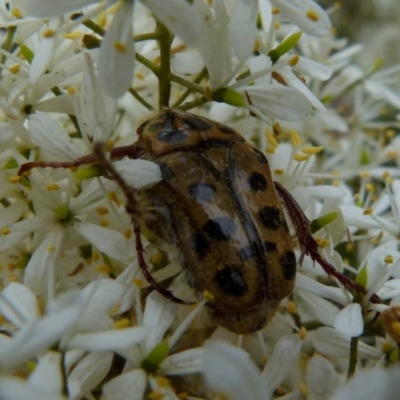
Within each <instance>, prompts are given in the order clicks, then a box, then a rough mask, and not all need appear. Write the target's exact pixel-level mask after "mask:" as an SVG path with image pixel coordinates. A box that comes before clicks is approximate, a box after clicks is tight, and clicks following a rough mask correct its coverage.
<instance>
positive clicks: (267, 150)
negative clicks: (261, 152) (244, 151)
mask: <svg viewBox="0 0 400 400" xmlns="http://www.w3.org/2000/svg"><path fill="white" fill-rule="evenodd" d="M275 150H276V147H274V146H271V145H270V144H269V145H268V146H267V147H266V148H265V152H266V153H268V154H274V153H275Z"/></svg>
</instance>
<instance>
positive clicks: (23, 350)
mask: <svg viewBox="0 0 400 400" xmlns="http://www.w3.org/2000/svg"><path fill="white" fill-rule="evenodd" d="M66 298H68V304H64V306H63V307H62V308H59V309H58V310H57V312H53V313H49V314H48V315H46V316H45V317H43V318H40V319H35V320H32V321H30V322H28V323H27V324H26V325H25V326H24V327H23V328H22V329H20V330H19V331H18V332H17V334H16V335H15V336H14V337H13V338H12V340H11V341H10V345H9V346H8V347H7V348H0V365H2V366H3V367H4V368H13V367H16V366H18V365H19V364H21V363H22V362H23V361H24V360H26V359H29V358H31V357H33V356H35V355H38V354H40V353H41V352H43V351H44V350H46V349H47V348H48V347H50V346H52V345H53V344H54V343H55V342H56V341H57V340H59V338H60V337H61V335H63V334H64V333H65V332H66V331H67V330H68V329H69V328H71V327H72V326H73V325H74V324H75V323H76V322H77V320H78V318H79V316H80V314H81V307H82V302H81V297H79V296H77V295H76V293H72V292H71V293H68V295H64V299H66Z"/></svg>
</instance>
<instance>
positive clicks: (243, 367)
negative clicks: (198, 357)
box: [203, 340, 270, 400]
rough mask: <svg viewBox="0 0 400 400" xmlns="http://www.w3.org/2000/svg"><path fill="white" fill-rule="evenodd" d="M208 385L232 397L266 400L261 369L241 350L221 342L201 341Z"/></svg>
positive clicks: (235, 399) (236, 398)
mask: <svg viewBox="0 0 400 400" xmlns="http://www.w3.org/2000/svg"><path fill="white" fill-rule="evenodd" d="M203 349H204V374H203V375H204V379H205V381H206V384H207V386H208V387H209V388H210V389H212V390H214V391H216V392H218V393H221V394H222V395H223V396H225V397H226V398H229V399H231V400H254V399H269V398H270V397H269V396H268V394H267V393H265V392H264V391H263V390H262V386H261V379H260V372H259V371H258V369H257V367H256V366H255V365H254V364H253V362H252V361H251V360H250V358H249V355H248V354H247V353H246V352H244V351H243V350H241V349H239V348H237V347H233V346H231V345H229V344H226V343H223V342H217V341H212V340H208V341H207V342H206V343H205V344H204V347H203Z"/></svg>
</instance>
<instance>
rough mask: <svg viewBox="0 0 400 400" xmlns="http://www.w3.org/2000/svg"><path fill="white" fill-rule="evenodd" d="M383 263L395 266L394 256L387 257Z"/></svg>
mask: <svg viewBox="0 0 400 400" xmlns="http://www.w3.org/2000/svg"><path fill="white" fill-rule="evenodd" d="M383 261H385V263H386V264H393V262H394V260H393V257H392V256H386V257H385V259H384V260H383Z"/></svg>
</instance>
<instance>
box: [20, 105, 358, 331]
mask: <svg viewBox="0 0 400 400" xmlns="http://www.w3.org/2000/svg"><path fill="white" fill-rule="evenodd" d="M138 135H139V139H138V141H137V142H136V143H135V144H133V145H131V146H127V147H120V148H115V149H114V150H113V151H112V152H111V159H118V158H122V157H125V156H127V157H130V158H136V159H137V158H141V159H146V160H150V161H153V162H155V163H157V164H158V165H159V166H160V168H161V171H162V177H163V180H162V181H160V182H159V183H157V184H156V185H154V186H152V187H151V188H149V189H146V190H144V191H143V193H144V194H145V195H146V196H147V198H148V200H149V201H150V202H151V203H152V205H153V206H154V208H155V210H156V211H154V213H153V215H151V218H147V219H146V224H147V226H148V228H149V229H151V230H152V231H153V232H154V233H155V234H157V235H158V236H159V237H161V239H163V240H164V241H166V242H169V243H175V244H176V245H177V246H178V248H179V249H180V251H181V253H182V256H183V257H182V258H183V261H184V267H185V268H186V270H187V272H188V277H189V284H190V285H191V286H192V287H194V288H195V289H196V290H197V291H198V292H199V293H202V292H203V291H205V290H207V291H208V292H210V293H211V294H212V295H213V296H214V301H213V302H210V303H209V304H208V307H209V311H210V315H211V318H212V319H213V320H214V321H215V322H216V323H217V324H219V325H221V326H223V327H225V328H227V329H229V330H230V331H232V332H235V333H237V334H246V333H251V332H255V331H258V330H260V329H261V328H263V327H264V326H265V325H266V324H267V323H268V322H269V321H270V320H271V318H272V317H273V315H274V313H275V311H276V309H277V307H278V305H279V303H280V301H281V300H282V299H283V298H284V297H285V296H287V295H288V294H289V293H290V292H291V291H292V289H293V286H294V279H295V274H296V258H295V255H294V252H293V248H292V240H291V237H290V235H289V230H288V227H287V224H286V221H285V217H284V214H283V211H282V206H281V200H280V198H279V197H281V199H282V201H283V203H284V204H285V207H286V208H287V209H288V212H289V215H290V217H291V219H292V221H293V224H294V226H295V228H296V231H297V234H298V236H299V240H300V244H301V246H302V248H303V255H304V254H310V256H311V257H312V258H313V259H314V260H316V261H318V262H319V263H320V264H321V265H322V266H323V267H324V269H325V270H326V271H327V272H328V273H329V274H332V275H334V276H336V277H337V278H338V279H339V280H340V281H341V282H342V283H344V284H346V285H350V286H352V287H353V288H355V289H356V290H359V291H362V292H365V289H364V288H362V287H360V286H359V285H357V284H355V283H354V282H352V281H350V280H349V279H348V278H346V277H344V276H343V275H341V274H339V273H338V272H336V271H335V269H334V268H333V267H332V266H331V265H330V264H328V263H327V262H326V261H325V260H323V259H322V257H321V256H320V255H319V253H318V246H317V244H316V242H315V240H314V239H313V238H312V236H311V234H310V233H309V230H308V220H307V219H306V217H305V216H304V214H303V213H302V211H301V210H300V208H299V207H298V206H297V204H296V203H295V202H294V200H293V199H292V198H291V196H290V195H289V194H288V193H287V192H286V191H285V190H284V189H283V188H282V187H281V186H280V185H278V184H276V183H274V182H273V180H272V177H271V173H270V170H269V167H268V161H267V159H266V158H265V156H264V155H263V154H262V153H261V152H260V151H259V150H257V149H256V148H254V147H253V146H251V145H250V144H249V143H247V142H246V141H245V139H244V138H243V137H242V136H241V135H240V134H238V133H237V132H236V131H234V130H233V129H231V128H229V127H227V126H224V125H221V124H219V123H217V122H214V121H211V120H208V119H206V118H203V117H200V116H196V115H193V114H189V113H186V112H182V111H175V110H163V111H160V112H159V113H158V114H157V115H156V116H154V117H153V118H151V119H149V120H147V121H146V122H144V123H143V124H142V125H141V126H140V127H139V128H138ZM96 153H97V155H89V156H86V157H83V158H81V159H78V160H76V161H73V162H67V163H46V162H37V163H35V162H33V163H28V164H25V165H24V166H22V168H21V170H20V174H22V173H24V172H26V171H28V170H29V169H31V168H34V167H54V168H59V167H62V168H68V167H73V166H79V165H82V164H88V163H93V162H100V163H102V164H103V166H105V168H106V170H107V172H109V175H111V176H112V177H114V179H116V180H117V181H118V183H119V184H120V186H121V187H122V189H123V190H124V193H125V195H126V197H127V200H128V204H127V210H128V212H130V214H131V215H132V218H133V223H134V230H135V234H136V249H137V252H138V259H139V264H140V266H141V267H142V270H143V272H144V274H145V277H146V279H148V280H149V282H150V283H152V284H153V285H154V286H155V288H156V289H157V290H159V291H160V292H161V293H163V294H164V295H166V296H167V297H169V298H172V299H173V300H177V299H176V298H175V297H174V296H173V295H172V294H171V293H170V292H169V291H167V290H166V289H164V288H162V287H161V286H159V285H158V283H157V282H155V281H154V279H152V277H151V275H150V274H149V272H148V270H147V266H146V264H145V261H144V258H143V249H142V245H141V241H140V227H139V225H138V218H137V216H136V212H135V207H136V200H135V190H133V189H131V188H128V187H127V186H126V184H125V183H124V181H123V180H122V178H121V177H119V176H118V175H117V174H116V172H115V170H114V169H113V168H112V166H111V164H109V163H108V161H107V160H106V159H105V158H104V157H102V154H101V153H102V152H101V151H100V150H99V148H97V152H96ZM103 155H104V154H103ZM276 189H277V190H278V191H279V197H278V194H277V191H276Z"/></svg>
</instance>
